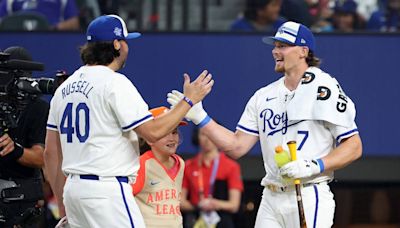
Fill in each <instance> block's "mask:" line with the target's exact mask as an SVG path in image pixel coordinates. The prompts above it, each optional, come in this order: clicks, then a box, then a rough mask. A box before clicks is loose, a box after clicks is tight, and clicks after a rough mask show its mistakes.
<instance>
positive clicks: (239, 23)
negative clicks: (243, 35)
mask: <svg viewBox="0 0 400 228" xmlns="http://www.w3.org/2000/svg"><path fill="white" fill-rule="evenodd" d="M281 5H282V0H247V1H246V9H245V12H244V16H243V17H241V18H239V19H237V20H236V21H234V22H233V24H232V25H231V31H244V32H270V33H273V32H276V31H277V30H278V28H279V27H280V26H281V25H282V24H283V23H284V22H286V19H284V18H283V17H281V16H280V15H279V12H280V10H281Z"/></svg>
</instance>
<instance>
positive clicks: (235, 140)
mask: <svg viewBox="0 0 400 228" xmlns="http://www.w3.org/2000/svg"><path fill="white" fill-rule="evenodd" d="M202 129H204V133H205V134H206V135H207V136H208V137H209V138H210V140H211V141H213V143H215V145H217V147H218V149H220V150H222V151H223V152H225V153H226V154H228V155H229V156H230V157H232V158H235V159H237V158H240V157H241V156H243V155H244V154H246V153H247V152H248V151H249V150H250V149H251V147H252V146H253V145H254V143H255V142H254V143H253V142H252V140H245V141H246V142H243V140H242V137H241V133H239V132H236V133H234V132H232V131H230V130H229V129H227V128H225V127H223V126H221V125H219V124H217V123H216V122H215V121H214V120H211V121H210V122H209V123H208V124H207V125H205V126H204V127H203V128H202Z"/></svg>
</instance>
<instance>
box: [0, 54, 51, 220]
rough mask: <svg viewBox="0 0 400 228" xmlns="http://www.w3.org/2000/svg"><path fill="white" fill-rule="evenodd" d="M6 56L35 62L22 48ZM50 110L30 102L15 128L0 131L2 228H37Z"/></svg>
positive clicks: (19, 115) (41, 198) (22, 109)
mask: <svg viewBox="0 0 400 228" xmlns="http://www.w3.org/2000/svg"><path fill="white" fill-rule="evenodd" d="M4 52H5V53H9V54H10V59H17V60H26V61H32V58H31V56H30V54H29V53H28V52H27V50H25V49H24V48H22V47H10V48H7V49H6V50H4ZM22 73H23V74H26V75H24V76H25V77H26V76H31V72H29V71H22ZM48 110H49V105H48V103H47V102H46V101H44V100H42V99H40V98H37V99H32V100H29V102H27V103H26V104H24V106H23V108H21V109H20V110H18V113H16V114H15V117H16V118H15V119H16V127H12V128H8V129H1V128H0V130H1V131H0V135H1V137H0V190H1V195H0V227H37V226H35V223H37V220H38V219H39V216H40V215H41V213H42V207H43V204H44V201H43V189H42V182H43V180H42V173H41V168H42V166H43V164H44V161H43V151H44V141H45V134H46V121H47V116H48ZM0 111H1V110H0Z"/></svg>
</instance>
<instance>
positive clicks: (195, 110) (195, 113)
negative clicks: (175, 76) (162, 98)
mask: <svg viewBox="0 0 400 228" xmlns="http://www.w3.org/2000/svg"><path fill="white" fill-rule="evenodd" d="M183 97H184V95H183V93H181V92H179V91H178V90H172V91H171V92H170V93H168V94H167V102H168V103H169V104H170V105H171V109H173V108H174V106H175V105H176V104H178V103H179V102H180V101H181V100H182V99H183ZM207 117H208V115H207V112H206V111H205V110H204V109H203V104H202V102H201V101H200V102H198V103H197V104H195V105H194V106H193V107H192V108H191V109H190V110H189V112H188V113H187V114H186V116H185V118H186V119H187V120H189V121H192V122H193V123H194V124H196V125H199V124H200V123H201V122H202V121H203V120H205V119H206V118H207Z"/></svg>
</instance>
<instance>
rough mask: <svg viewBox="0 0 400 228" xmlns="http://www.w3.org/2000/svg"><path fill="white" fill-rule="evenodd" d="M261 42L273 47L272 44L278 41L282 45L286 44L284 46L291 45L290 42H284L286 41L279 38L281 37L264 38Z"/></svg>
mask: <svg viewBox="0 0 400 228" xmlns="http://www.w3.org/2000/svg"><path fill="white" fill-rule="evenodd" d="M262 41H263V42H264V43H266V44H269V45H274V42H275V41H280V42H283V43H286V44H290V45H293V44H292V43H291V42H290V41H288V40H286V39H284V38H281V37H274V36H267V37H264V38H263V39H262Z"/></svg>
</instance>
